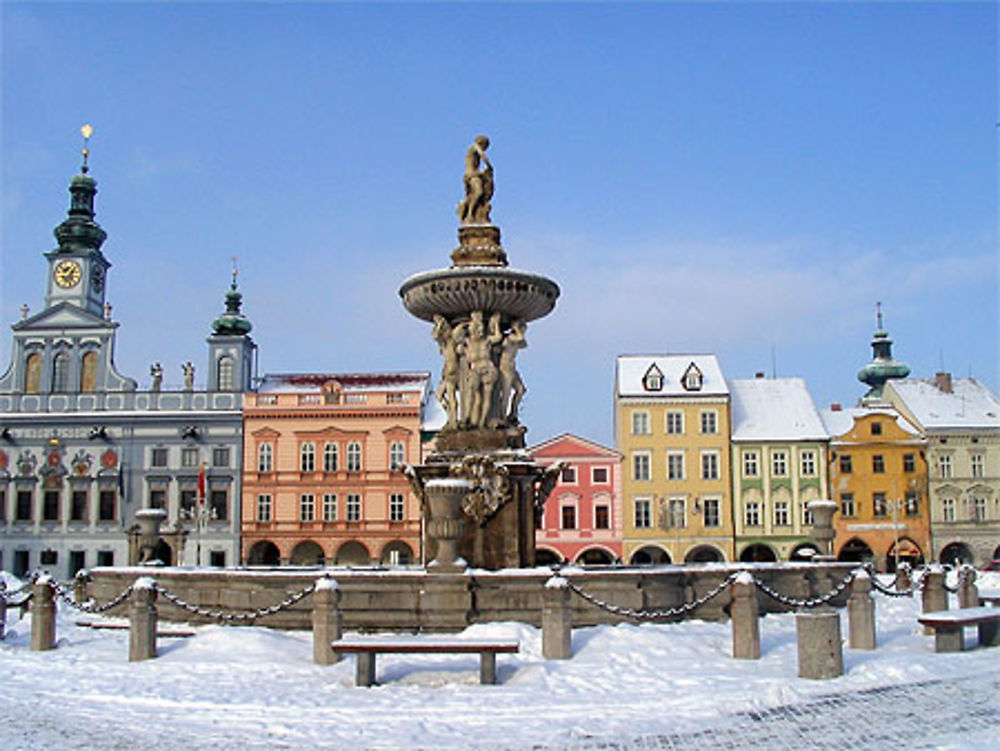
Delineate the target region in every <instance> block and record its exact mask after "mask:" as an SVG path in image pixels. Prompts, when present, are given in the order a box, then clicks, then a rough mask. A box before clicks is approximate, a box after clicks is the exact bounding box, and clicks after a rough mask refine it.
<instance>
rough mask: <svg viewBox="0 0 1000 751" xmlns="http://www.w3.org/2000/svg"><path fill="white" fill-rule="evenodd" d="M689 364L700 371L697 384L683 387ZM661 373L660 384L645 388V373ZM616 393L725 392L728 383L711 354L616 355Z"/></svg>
mask: <svg viewBox="0 0 1000 751" xmlns="http://www.w3.org/2000/svg"><path fill="white" fill-rule="evenodd" d="M692 366H693V367H694V368H695V369H696V370H697V371H698V372H700V373H701V387H700V388H699V389H688V388H685V387H684V383H683V380H684V376H685V375H686V374H687V373H688V372H689V371H690V369H691V368H692ZM657 371H658V372H659V373H660V374H661V375H662V377H663V378H662V388H660V389H658V390H655V389H649V388H647V387H646V386H647V383H646V380H647V375H649V374H650V373H651V372H653V373H655V372H657ZM615 381H616V389H617V393H618V395H619V396H645V397H663V396H725V395H728V394H729V387H728V386H727V385H726V379H725V378H724V377H723V375H722V368H721V366H720V365H719V361H718V359H717V358H716V357H715V355H683V354H681V355H619V357H618V368H617V373H616V376H615Z"/></svg>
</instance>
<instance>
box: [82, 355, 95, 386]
mask: <svg viewBox="0 0 1000 751" xmlns="http://www.w3.org/2000/svg"><path fill="white" fill-rule="evenodd" d="M96 389H97V353H96V352H85V353H84V355H83V358H82V359H81V360H80V391H94V390H96Z"/></svg>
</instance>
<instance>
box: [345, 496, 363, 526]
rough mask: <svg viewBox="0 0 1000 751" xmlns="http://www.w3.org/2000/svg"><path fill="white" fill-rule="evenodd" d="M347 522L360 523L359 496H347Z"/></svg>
mask: <svg viewBox="0 0 1000 751" xmlns="http://www.w3.org/2000/svg"><path fill="white" fill-rule="evenodd" d="M347 521H349V522H356V521H361V496H360V495H359V494H358V493H348V494H347Z"/></svg>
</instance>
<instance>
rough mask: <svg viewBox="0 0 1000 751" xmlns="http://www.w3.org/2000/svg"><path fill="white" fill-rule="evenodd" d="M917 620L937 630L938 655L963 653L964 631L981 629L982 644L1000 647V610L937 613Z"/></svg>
mask: <svg viewBox="0 0 1000 751" xmlns="http://www.w3.org/2000/svg"><path fill="white" fill-rule="evenodd" d="M917 620H918V621H919V622H920V623H921V624H923V625H924V626H929V627H930V628H933V629H934V651H935V652H961V651H962V649H964V648H965V640H964V638H963V634H962V629H964V628H965V627H966V626H978V627H979V644H980V645H981V646H984V647H1000V608H991V607H978V608H961V609H959V610H937V611H934V612H932V613H924V614H923V615H921V616H920V617H918V618H917Z"/></svg>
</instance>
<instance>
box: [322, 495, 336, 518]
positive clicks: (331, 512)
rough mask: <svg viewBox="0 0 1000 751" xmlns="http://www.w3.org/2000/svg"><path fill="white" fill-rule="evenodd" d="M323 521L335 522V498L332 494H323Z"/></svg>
mask: <svg viewBox="0 0 1000 751" xmlns="http://www.w3.org/2000/svg"><path fill="white" fill-rule="evenodd" d="M323 521H325V522H335V521H337V496H336V494H334V493H324V494H323Z"/></svg>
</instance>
